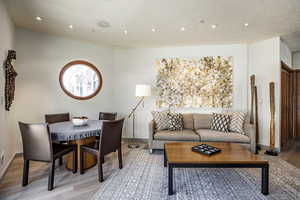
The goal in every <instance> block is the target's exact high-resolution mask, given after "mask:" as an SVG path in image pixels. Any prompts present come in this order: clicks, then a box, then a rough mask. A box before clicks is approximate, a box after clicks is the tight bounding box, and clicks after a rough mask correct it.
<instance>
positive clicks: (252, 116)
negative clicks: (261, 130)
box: [250, 75, 255, 124]
mask: <svg viewBox="0 0 300 200" xmlns="http://www.w3.org/2000/svg"><path fill="white" fill-rule="evenodd" d="M250 87H251V110H250V124H254V87H255V75H251V76H250Z"/></svg>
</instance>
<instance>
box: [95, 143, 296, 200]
mask: <svg viewBox="0 0 300 200" xmlns="http://www.w3.org/2000/svg"><path fill="white" fill-rule="evenodd" d="M265 158H267V159H268V160H270V185H269V191H270V194H269V195H267V196H264V195H263V194H261V176H260V175H261V170H260V169H219V168H218V169H214V168H209V169H205V168H204V169H201V168H197V169H191V168H190V169H175V170H174V181H175V184H174V191H175V194H174V195H172V196H168V194H167V191H168V182H167V180H168V178H167V168H164V167H163V154H162V152H155V153H153V154H149V152H148V151H147V150H145V149H142V150H141V149H140V150H131V151H130V152H128V154H127V155H126V156H125V157H124V168H123V169H122V170H116V171H114V173H113V174H110V175H107V177H104V178H105V181H104V182H103V183H101V187H100V188H99V190H98V191H97V192H96V193H95V196H94V198H93V199H95V200H129V199H130V200H133V199H136V200H143V199H146V200H148V199H149V200H150V199H151V200H159V199H169V200H173V199H174V200H175V199H176V200H177V199H178V200H179V199H180V200H202V199H203V200H229V199H230V200H231V199H241V200H248V199H249V200H250V199H251V200H263V199H276V200H296V199H298V200H299V199H300V169H298V168H296V167H294V166H292V165H290V164H289V163H287V162H286V161H284V160H281V159H279V158H278V157H276V158H273V157H267V156H266V157H265Z"/></svg>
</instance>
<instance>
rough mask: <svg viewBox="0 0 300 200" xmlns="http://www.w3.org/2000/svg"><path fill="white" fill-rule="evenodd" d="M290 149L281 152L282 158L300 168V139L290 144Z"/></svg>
mask: <svg viewBox="0 0 300 200" xmlns="http://www.w3.org/2000/svg"><path fill="white" fill-rule="evenodd" d="M289 146H290V147H289V148H288V150H286V151H284V152H282V153H280V158H282V159H283V160H285V161H287V162H289V163H290V164H292V165H295V166H296V167H298V168H300V139H297V140H295V141H294V142H292V143H291V144H289Z"/></svg>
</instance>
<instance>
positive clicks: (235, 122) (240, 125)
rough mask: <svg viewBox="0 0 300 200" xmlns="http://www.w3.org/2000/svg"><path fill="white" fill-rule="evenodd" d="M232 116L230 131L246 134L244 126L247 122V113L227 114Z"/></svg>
mask: <svg viewBox="0 0 300 200" xmlns="http://www.w3.org/2000/svg"><path fill="white" fill-rule="evenodd" d="M225 114H228V115H230V116H231V120H230V125H229V131H230V132H236V133H242V134H245V133H244V124H245V120H246V116H247V113H245V112H228V113H225Z"/></svg>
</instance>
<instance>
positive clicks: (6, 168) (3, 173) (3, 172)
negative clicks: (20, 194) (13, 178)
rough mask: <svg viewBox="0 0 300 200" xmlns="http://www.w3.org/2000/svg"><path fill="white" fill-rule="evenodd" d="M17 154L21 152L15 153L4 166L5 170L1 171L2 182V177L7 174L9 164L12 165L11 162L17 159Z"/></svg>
mask: <svg viewBox="0 0 300 200" xmlns="http://www.w3.org/2000/svg"><path fill="white" fill-rule="evenodd" d="M17 154H19V153H15V154H13V156H12V157H11V158H10V159H9V161H8V162H7V164H6V166H5V167H4V170H3V171H2V172H1V174H0V183H1V182H2V179H3V178H4V176H5V174H6V173H7V170H8V168H9V166H10V165H11V163H12V162H13V160H14V159H15V157H16V156H17ZM21 155H23V153H21Z"/></svg>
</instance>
